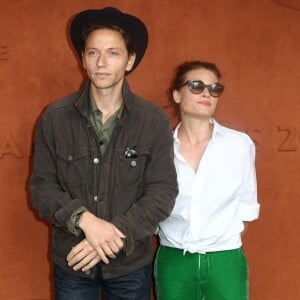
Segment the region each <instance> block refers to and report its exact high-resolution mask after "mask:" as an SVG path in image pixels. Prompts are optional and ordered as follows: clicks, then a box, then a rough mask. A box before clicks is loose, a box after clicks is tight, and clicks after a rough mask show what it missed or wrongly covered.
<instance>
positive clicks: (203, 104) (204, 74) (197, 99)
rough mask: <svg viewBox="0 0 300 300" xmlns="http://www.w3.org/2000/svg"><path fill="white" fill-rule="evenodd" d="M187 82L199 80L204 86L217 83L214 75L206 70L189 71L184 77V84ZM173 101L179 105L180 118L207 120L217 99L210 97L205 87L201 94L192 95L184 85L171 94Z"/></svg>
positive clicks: (214, 107)
mask: <svg viewBox="0 0 300 300" xmlns="http://www.w3.org/2000/svg"><path fill="white" fill-rule="evenodd" d="M188 80H197V81H198V80H201V81H202V82H203V83H204V84H205V85H210V84H215V83H218V78H217V77H216V75H215V74H214V73H213V72H212V71H209V70H206V69H197V70H192V71H189V72H188V73H186V75H185V80H184V82H187V81H188ZM200 84H201V83H200ZM173 99H174V101H175V102H176V103H178V104H179V109H180V113H181V115H182V116H184V117H193V118H201V119H208V118H210V117H211V116H212V115H213V113H214V111H215V109H216V106H217V102H218V99H219V98H218V97H213V96H211V95H210V93H209V91H208V88H207V87H205V88H204V90H203V91H202V92H201V93H199V94H194V93H192V91H191V90H190V89H189V86H188V84H186V85H184V86H183V87H182V88H181V89H180V90H178V91H177V90H175V91H174V92H173Z"/></svg>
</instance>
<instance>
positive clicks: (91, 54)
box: [86, 50, 97, 57]
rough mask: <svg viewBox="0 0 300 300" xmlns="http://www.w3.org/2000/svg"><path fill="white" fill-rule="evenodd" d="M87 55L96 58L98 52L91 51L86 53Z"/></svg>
mask: <svg viewBox="0 0 300 300" xmlns="http://www.w3.org/2000/svg"><path fill="white" fill-rule="evenodd" d="M86 55H87V56H90V57H95V56H97V52H96V51H94V50H89V51H87V52H86Z"/></svg>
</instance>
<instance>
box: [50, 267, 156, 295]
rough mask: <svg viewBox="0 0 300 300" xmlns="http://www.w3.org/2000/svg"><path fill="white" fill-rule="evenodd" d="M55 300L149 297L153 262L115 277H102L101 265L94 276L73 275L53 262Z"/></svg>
mask: <svg viewBox="0 0 300 300" xmlns="http://www.w3.org/2000/svg"><path fill="white" fill-rule="evenodd" d="M54 281H55V299H56V300H99V299H100V295H101V292H102V291H103V293H104V295H105V299H106V300H122V299H123V300H150V299H151V285H152V265H151V264H150V265H147V266H145V267H143V268H141V269H139V270H137V271H134V272H132V273H129V274H126V275H123V276H119V277H116V278H112V279H105V280H104V279H103V278H102V275H101V269H100V267H99V268H98V269H97V272H96V276H95V278H93V279H91V278H85V277H78V276H74V275H72V274H70V273H68V272H66V271H65V270H64V269H62V268H60V267H58V266H57V265H54Z"/></svg>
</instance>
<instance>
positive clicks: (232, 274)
mask: <svg viewBox="0 0 300 300" xmlns="http://www.w3.org/2000/svg"><path fill="white" fill-rule="evenodd" d="M154 276H155V289H156V296H157V300H204V299H205V300H247V299H249V296H248V265H247V261H246V258H245V255H244V252H243V249H242V248H239V249H234V250H226V251H217V252H208V253H206V254H199V253H194V254H191V253H186V254H183V251H182V250H180V249H176V248H170V247H166V246H160V247H159V249H158V251H157V254H156V258H155V265H154Z"/></svg>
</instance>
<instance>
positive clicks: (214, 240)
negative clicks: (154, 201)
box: [159, 119, 259, 253]
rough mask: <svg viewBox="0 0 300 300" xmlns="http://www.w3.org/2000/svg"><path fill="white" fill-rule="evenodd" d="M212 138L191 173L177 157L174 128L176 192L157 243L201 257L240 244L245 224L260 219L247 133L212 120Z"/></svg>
mask: <svg viewBox="0 0 300 300" xmlns="http://www.w3.org/2000/svg"><path fill="white" fill-rule="evenodd" d="M211 121H212V123H213V124H214V128H213V134H212V138H211V140H210V141H209V143H208V145H207V148H206V150H205V152H204V154H203V156H202V158H201V161H200V164H199V167H198V169H197V171H196V172H195V171H194V169H193V168H192V167H191V166H190V165H189V164H188V163H187V161H186V160H185V159H184V157H183V156H182V155H181V154H180V152H179V148H180V141H179V139H178V137H177V136H178V128H179V127H180V124H178V125H177V127H176V129H175V131H174V153H175V157H174V162H175V166H176V170H177V178H178V185H179V194H178V196H177V198H176V203H175V206H174V208H173V211H172V213H171V215H170V216H169V217H168V218H167V219H166V220H165V221H163V222H161V223H160V225H159V238H160V243H161V245H165V246H169V247H175V248H180V249H183V250H184V252H190V253H195V252H197V253H205V252H211V251H221V250H229V249H236V248H239V247H240V246H241V245H242V241H241V237H240V233H241V232H242V231H243V229H244V225H243V221H252V220H255V219H257V218H258V215H259V204H258V202H257V185H256V173H255V146H254V143H253V142H252V140H251V139H250V137H249V136H248V135H246V134H245V133H242V132H239V131H236V130H232V129H229V128H226V127H224V126H221V125H220V124H219V123H217V122H216V121H215V120H214V119H211Z"/></svg>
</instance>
